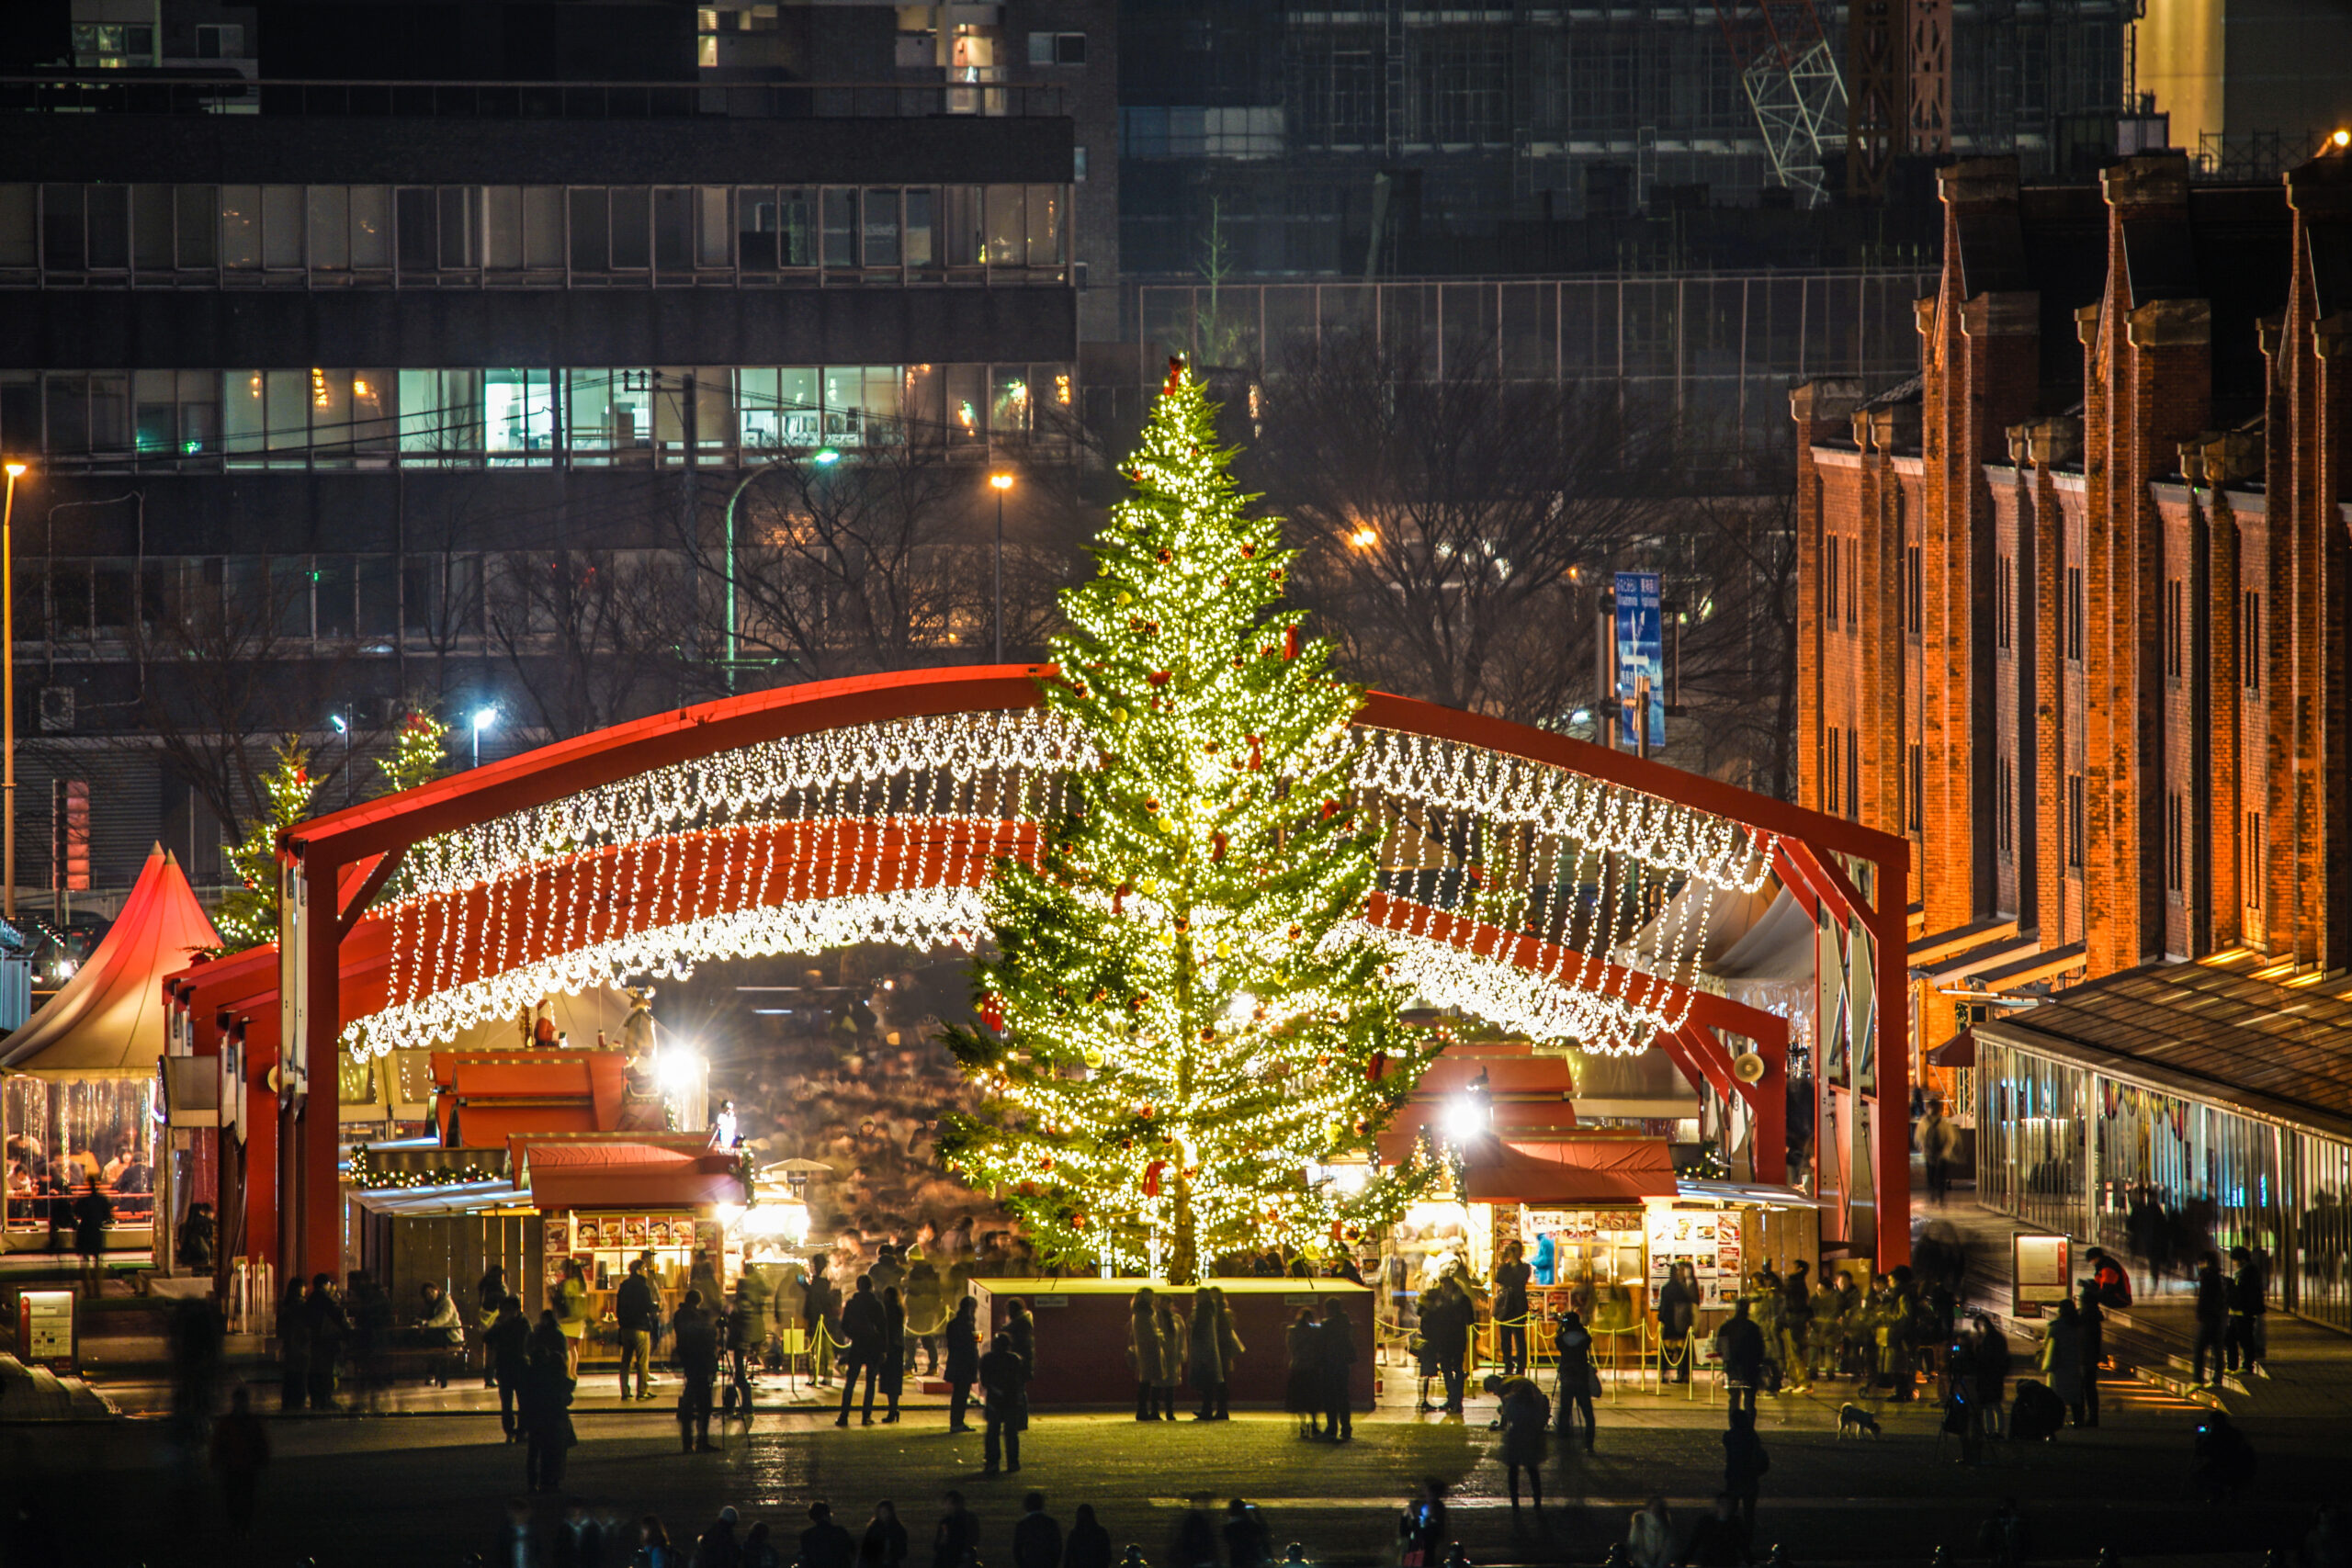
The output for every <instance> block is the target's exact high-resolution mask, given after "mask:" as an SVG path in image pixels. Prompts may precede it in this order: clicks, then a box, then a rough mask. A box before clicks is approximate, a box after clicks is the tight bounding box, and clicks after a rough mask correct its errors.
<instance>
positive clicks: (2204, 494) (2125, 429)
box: [1792, 153, 2352, 1054]
mask: <svg viewBox="0 0 2352 1568" xmlns="http://www.w3.org/2000/svg"><path fill="white" fill-rule="evenodd" d="M1939 185H1940V193H1941V197H1942V200H1943V203H1944V233H1945V244H1944V265H1943V273H1942V279H1941V284H1940V286H1939V288H1938V290H1937V292H1936V294H1935V295H1934V296H1932V297H1930V298H1928V299H1920V300H1918V301H1917V322H1918V327H1919V332H1920V345H1921V353H1920V365H1921V370H1920V374H1919V375H1918V376H1917V378H1913V379H1912V380H1910V381H1907V382H1905V383H1904V384H1902V385H1900V386H1897V387H1894V388H1891V389H1883V390H1874V389H1870V388H1866V387H1864V386H1862V385H1860V384H1859V383H1854V382H1844V381H1814V382H1810V383H1807V384H1806V385H1804V386H1802V387H1800V388H1798V389H1796V390H1795V392H1794V393H1793V394H1792V409H1793V412H1794V414H1795V418H1796V421H1797V424H1798V429H1799V437H1800V438H1799V442H1798V446H1799V486H1800V517H1801V522H1800V529H1801V534H1800V578H1801V582H1802V588H1801V592H1800V608H1799V632H1798V680H1799V708H1798V714H1799V718H1798V722H1799V727H1800V734H1799V747H1798V754H1799V757H1800V759H1801V761H1800V770H1799V771H1800V785H1799V787H1800V790H1801V796H1800V798H1801V799H1802V800H1803V802H1804V804H1805V805H1807V806H1810V807H1816V808H1819V809H1822V810H1827V811H1834V812H1841V813H1844V814H1846V815H1849V816H1851V817H1855V818H1860V819H1862V820H1864V821H1867V822H1869V823H1871V825H1873V826H1875V827H1880V828H1883V829H1888V830H1890V831H1894V832H1900V833H1904V834H1905V835H1906V836H1908V837H1909V838H1910V839H1911V840H1913V843H1914V846H1915V849H1914V860H1913V866H1914V870H1913V883H1912V888H1911V897H1912V933H1913V942H1912V947H1911V953H1910V963H1911V966H1912V971H1913V975H1914V978H1915V981H1916V983H1917V986H1918V987H1919V990H1920V993H1921V994H1920V996H1919V997H1918V998H1917V1006H1915V1009H1914V1016H1915V1018H1916V1019H1917V1021H1918V1022H1917V1025H1916V1026H1915V1027H1916V1028H1917V1031H1918V1034H1917V1038H1916V1039H1915V1042H1914V1049H1915V1051H1917V1052H1919V1053H1921V1054H1924V1053H1925V1052H1926V1051H1927V1050H1928V1048H1930V1047H1932V1046H1934V1045H1936V1044H1937V1043H1939V1042H1940V1041H1941V1040H1943V1039H1944V1038H1945V1037H1946V1036H1948V1035H1949V1034H1951V1032H1953V1031H1954V1030H1955V1029H1956V1028H1957V1027H1958V1026H1959V1024H1960V1023H1962V1022H1965V1021H1968V1020H1969V1019H1970V1018H1971V1017H1972V1016H1973V1017H1977V1018H1981V1017H1983V1016H1984V1015H1985V1011H1986V1010H1987V1009H1988V1008H1992V1009H1997V1008H1999V1007H2001V1006H2002V1005H2004V1001H2005V999H2007V998H2013V997H2015V998H2017V999H2023V998H2021V997H2017V993H2019V992H2028V993H2038V992H2041V991H2046V990H2049V989H2052V988H2055V987H2059V986H2064V985H2068V984H2071V983H2073V982H2075V981H2077V980H2084V979H2096V978H2098V977H2099V976H2106V975H2111V974H2115V973H2117V972H2120V971H2122V970H2125V969H2130V968H2133V967H2135V966H2138V965H2141V964H2148V963H2151V962H2157V961H2161V960H2165V959H2175V960H2197V959H2207V960H2211V959H2220V960H2222V961H2224V962H2229V963H2233V964H2237V965H2238V966H2240V967H2244V968H2248V969H2253V970H2256V971H2258V972H2259V973H2260V974H2262V975H2263V976H2267V977H2271V978H2278V979H2285V978H2288V977H2290V976H2291V977H2293V978H2294V979H2296V980H2298V981H2300V982H2303V983H2317V982H2319V981H2321V980H2323V979H2325V978H2331V977H2332V976H2333V972H2335V971H2340V970H2343V969H2344V968H2346V965H2347V964H2352V886H2347V885H2348V884H2352V849H2348V848H2347V842H2346V840H2347V838H2348V837H2352V798H2347V788H2346V780H2347V764H2352V757H2347V755H2346V727H2347V722H2352V703H2347V680H2348V679H2352V677H2348V676H2347V671H2346V617H2347V614H2352V604H2347V600H2346V571H2347V569H2352V558H2348V557H2347V538H2346V527H2347V523H2352V504H2347V502H2352V481H2347V478H2346V472H2345V467H2346V457H2347V453H2348V452H2352V447H2347V436H2348V435H2352V432H2347V419H2352V390H2347V380H2348V378H2347V375H2346V364H2347V363H2352V315H2347V314H2346V309H2347V306H2352V160H2347V159H2346V157H2344V156H2342V155H2340V154H2338V155H2330V156H2327V157H2324V158H2321V159H2319V160H2317V161H2314V162H2312V163H2310V164H2305V165H2303V166H2302V167H2301V168H2298V169H2295V170H2293V171H2292V172H2290V174H2288V175H2286V176H2285V177H2284V179H2283V181H2281V182H2279V183H2277V184H2266V185H2248V186H2206V185H2192V184H2190V182H2189V164H2188V160H2187V158H2186V157H2185V156H2183V155H2181V154H2178V153H2173V154H2169V155H2150V156H2142V157H2135V158H2131V159H2127V160H2125V161H2123V162H2122V163H2120V164H2117V165H2115V166H2114V167H2112V168H2109V169H2108V170H2106V171H2104V172H2103V173H2102V175H2101V176H2100V179H2099V183H2098V186H2097V187H2096V188H2090V187H2021V186H2020V184H2019V180H2018V168H2017V164H2016V163H2015V161H2014V160H2010V159H2005V158H1990V159H1979V160H1973V161H1968V162H1962V163H1959V164H1952V165H1951V166H1949V167H1947V168H1945V169H1943V170H1941V171H1939ZM1939 997H1940V999H1939Z"/></svg>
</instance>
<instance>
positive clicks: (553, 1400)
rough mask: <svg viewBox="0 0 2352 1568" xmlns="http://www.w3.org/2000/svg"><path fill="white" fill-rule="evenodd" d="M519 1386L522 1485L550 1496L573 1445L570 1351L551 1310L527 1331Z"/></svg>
mask: <svg viewBox="0 0 2352 1568" xmlns="http://www.w3.org/2000/svg"><path fill="white" fill-rule="evenodd" d="M527 1355H528V1360H527V1363H526V1369H525V1372H524V1382H523V1433H524V1441H525V1444H526V1447H525V1449H524V1451H523V1484H524V1487H525V1489H526V1490H527V1491H531V1492H553V1491H554V1490H556V1488H558V1487H560V1486H561V1485H562V1484H563V1467H564V1459H565V1456H566V1455H567V1454H569V1453H570V1452H571V1445H572V1444H573V1443H574V1442H576V1441H577V1440H578V1437H577V1435H576V1434H575V1433H574V1432H573V1431H572V1429H571V1394H572V1390H573V1389H574V1387H575V1386H576V1384H575V1382H574V1381H573V1379H572V1376H571V1344H570V1343H569V1341H568V1337H567V1336H566V1335H565V1334H564V1332H563V1325H562V1324H561V1323H560V1321H559V1320H558V1319H557V1317H556V1315H555V1311H554V1309H553V1308H548V1310H546V1311H544V1312H542V1313H540V1314H539V1324H538V1326H537V1328H534V1329H533V1330H532V1331H531V1340H530V1346H529V1349H528V1352H527Z"/></svg>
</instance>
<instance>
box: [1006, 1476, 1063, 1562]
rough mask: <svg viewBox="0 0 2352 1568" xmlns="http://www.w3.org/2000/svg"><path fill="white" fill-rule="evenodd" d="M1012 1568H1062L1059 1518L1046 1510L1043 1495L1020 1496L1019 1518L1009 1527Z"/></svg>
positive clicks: (1037, 1493)
mask: <svg viewBox="0 0 2352 1568" xmlns="http://www.w3.org/2000/svg"><path fill="white" fill-rule="evenodd" d="M1012 1568H1062V1527H1061V1521H1060V1520H1058V1519H1057V1518H1055V1517H1054V1516H1053V1515H1051V1514H1049V1513H1047V1512H1046V1495H1045V1494H1044V1493H1043V1492H1032V1493H1030V1494H1029V1495H1027V1496H1026V1497H1023V1498H1022V1499H1021V1519H1020V1522H1019V1523H1017V1524H1015V1525H1014V1526H1013V1527H1012Z"/></svg>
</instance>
